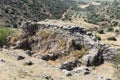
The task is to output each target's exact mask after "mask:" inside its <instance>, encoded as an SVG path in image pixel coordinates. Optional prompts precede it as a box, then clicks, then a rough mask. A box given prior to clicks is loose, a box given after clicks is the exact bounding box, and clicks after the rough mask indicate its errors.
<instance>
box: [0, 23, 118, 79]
mask: <svg viewBox="0 0 120 80" xmlns="http://www.w3.org/2000/svg"><path fill="white" fill-rule="evenodd" d="M3 48H4V49H1V51H0V53H1V54H0V55H1V63H2V64H1V65H6V66H7V67H4V69H2V70H1V71H2V72H1V73H2V74H3V73H6V71H7V76H8V77H11V78H10V79H11V80H19V79H23V80H27V79H32V80H41V79H43V80H44V79H45V80H74V79H75V80H88V79H90V80H111V79H112V76H110V75H113V72H114V71H111V70H110V71H108V72H107V71H106V72H105V73H106V74H105V73H104V75H103V74H102V73H101V72H104V71H100V72H99V69H100V70H101V69H102V68H98V70H94V68H91V66H95V68H97V66H98V67H99V65H101V64H106V62H113V61H114V56H115V55H116V54H117V53H118V48H115V47H111V46H110V45H107V44H103V43H101V42H99V41H98V40H97V39H96V38H95V36H94V34H92V33H91V32H90V31H89V30H86V29H84V28H82V27H78V26H71V25H68V26H59V25H53V24H45V23H41V22H31V21H28V22H24V23H22V25H21V27H20V30H18V31H17V33H14V34H11V35H10V36H9V37H8V45H7V46H4V47H3ZM11 60H12V61H11ZM8 68H9V69H12V68H15V69H14V71H12V72H13V73H14V74H16V75H12V74H9V73H10V72H11V70H8ZM108 68H110V69H111V66H110V65H109V67H106V66H105V67H103V69H105V70H106V69H108ZM48 70H49V71H48ZM53 70H54V72H53ZM109 72H110V73H109ZM63 73H64V74H63ZM38 74H39V75H38ZM108 74H110V75H109V76H108ZM60 75H61V76H60ZM85 75H86V76H85ZM1 76H2V79H6V78H5V77H3V76H4V74H3V75H1ZM10 79H9V80H10ZM6 80H8V79H6Z"/></svg>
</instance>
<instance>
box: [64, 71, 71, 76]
mask: <svg viewBox="0 0 120 80" xmlns="http://www.w3.org/2000/svg"><path fill="white" fill-rule="evenodd" d="M62 72H63V73H64V74H65V75H66V76H72V74H71V71H68V70H66V69H63V70H62Z"/></svg>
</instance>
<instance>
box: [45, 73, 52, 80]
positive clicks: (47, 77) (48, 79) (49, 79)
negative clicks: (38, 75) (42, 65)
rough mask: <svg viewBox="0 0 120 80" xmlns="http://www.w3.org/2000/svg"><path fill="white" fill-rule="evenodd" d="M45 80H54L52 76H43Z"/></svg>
mask: <svg viewBox="0 0 120 80" xmlns="http://www.w3.org/2000/svg"><path fill="white" fill-rule="evenodd" d="M43 77H44V78H45V79H47V80H54V79H53V78H52V76H50V75H47V74H46V75H44V76H43Z"/></svg>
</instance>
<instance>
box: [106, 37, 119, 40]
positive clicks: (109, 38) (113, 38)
mask: <svg viewBox="0 0 120 80" xmlns="http://www.w3.org/2000/svg"><path fill="white" fill-rule="evenodd" d="M107 40H110V41H117V39H116V38H115V37H114V36H112V37H108V38H107Z"/></svg>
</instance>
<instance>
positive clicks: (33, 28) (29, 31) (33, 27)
mask: <svg viewBox="0 0 120 80" xmlns="http://www.w3.org/2000/svg"><path fill="white" fill-rule="evenodd" d="M20 28H21V29H22V31H23V33H24V36H31V35H34V34H35V33H36V32H37V30H38V25H37V23H36V22H31V21H27V22H23V23H22V25H21V27H20Z"/></svg>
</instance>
